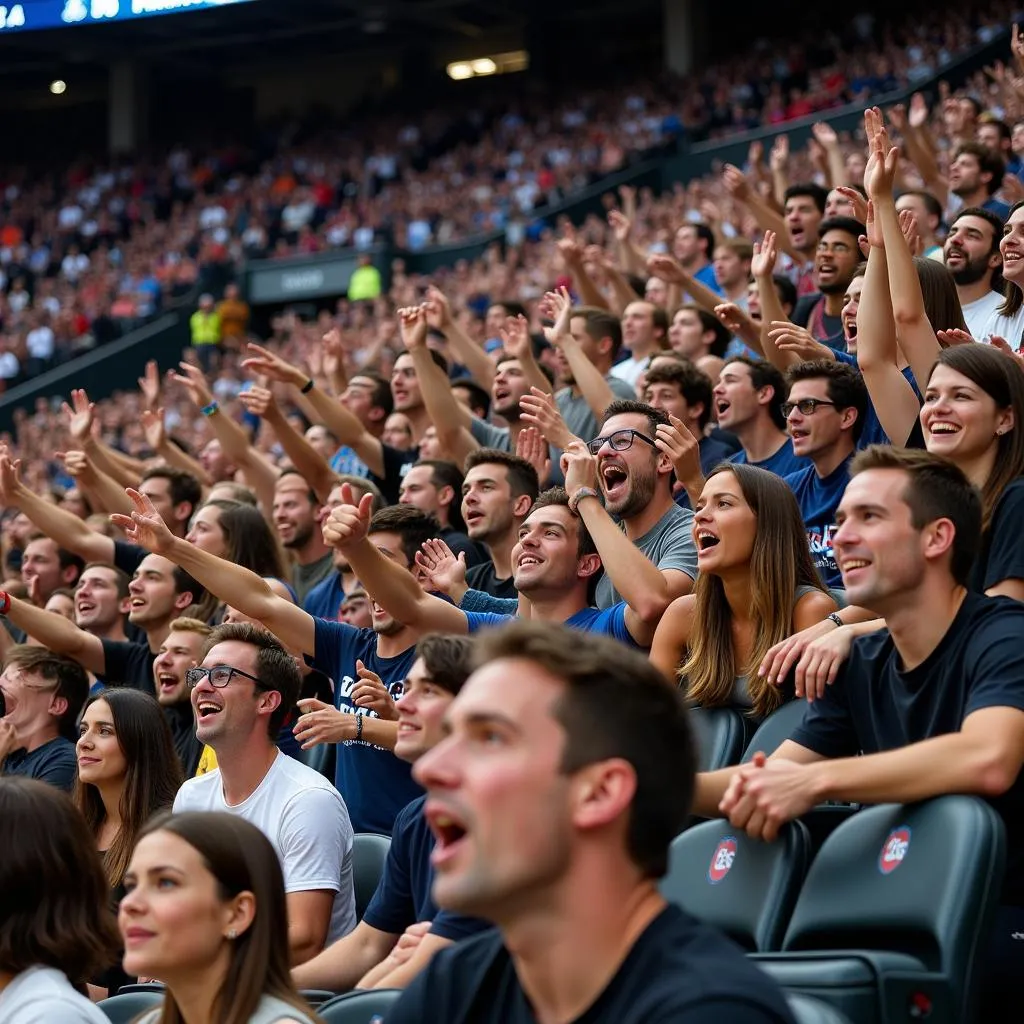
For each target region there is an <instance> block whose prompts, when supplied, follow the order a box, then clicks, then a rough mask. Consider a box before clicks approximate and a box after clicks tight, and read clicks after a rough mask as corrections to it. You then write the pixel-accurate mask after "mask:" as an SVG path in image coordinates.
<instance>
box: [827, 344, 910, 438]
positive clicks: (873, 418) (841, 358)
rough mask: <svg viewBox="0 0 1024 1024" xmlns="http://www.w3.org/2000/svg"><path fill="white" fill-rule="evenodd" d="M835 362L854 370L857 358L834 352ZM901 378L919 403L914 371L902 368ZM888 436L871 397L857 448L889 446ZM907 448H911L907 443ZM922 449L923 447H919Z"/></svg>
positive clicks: (847, 353) (848, 354)
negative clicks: (877, 445) (873, 445)
mask: <svg viewBox="0 0 1024 1024" xmlns="http://www.w3.org/2000/svg"><path fill="white" fill-rule="evenodd" d="M835 357H836V361H837V362H840V363H846V364H847V366H852V367H853V368H854V369H855V370H856V369H857V368H858V367H857V357H856V356H855V355H853V354H852V353H850V352H836V353H835ZM903 376H904V378H905V379H906V381H907V383H908V384H909V385H910V386H911V387H912V388H913V389H914V394H915V395H917V401H918V404H920V402H921V392H920V391H919V390H918V387H917V381H916V380H914V371H913V370H911V368H910V367H909V366H905V367H904V368H903ZM890 443H891V442H890V441H889V438H888V436H887V435H886V433H885V431H884V430H883V429H882V424H881V423H880V422H879V421H878V413H877V412H876V411H875V404H874V402H872V401H871V397H870V396H869V397H868V407H867V409H866V410H865V412H864V426H863V427H861V431H860V438H859V439H858V441H857V447H858V448H867V447H868V445H872V444H890ZM907 447H913V446H912V445H910V444H909V443H908V445H907ZM921 447H923V445H922V446H921Z"/></svg>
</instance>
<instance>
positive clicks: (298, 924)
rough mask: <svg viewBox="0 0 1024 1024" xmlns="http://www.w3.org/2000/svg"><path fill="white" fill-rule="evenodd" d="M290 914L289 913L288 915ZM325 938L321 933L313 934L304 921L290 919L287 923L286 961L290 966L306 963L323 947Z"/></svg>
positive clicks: (324, 934)
mask: <svg viewBox="0 0 1024 1024" xmlns="http://www.w3.org/2000/svg"><path fill="white" fill-rule="evenodd" d="M289 916H290V915H289ZM326 939H327V935H326V930H325V931H324V933H323V934H313V932H312V930H311V929H310V928H309V926H308V925H307V924H306V922H304V921H294V920H290V921H289V923H288V962H289V963H290V964H291V965H292V966H298V965H299V964H304V963H306V961H307V960H310V959H312V958H313V957H314V956H316V955H317V954H318V953H320V952H321V951H322V950H323V948H324V942H325V941H326Z"/></svg>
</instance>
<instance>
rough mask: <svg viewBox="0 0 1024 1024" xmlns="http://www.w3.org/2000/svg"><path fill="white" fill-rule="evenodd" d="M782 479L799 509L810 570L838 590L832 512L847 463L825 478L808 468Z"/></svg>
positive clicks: (846, 475) (845, 477)
mask: <svg viewBox="0 0 1024 1024" xmlns="http://www.w3.org/2000/svg"><path fill="white" fill-rule="evenodd" d="M851 458H852V456H851ZM785 479H786V483H787V484H789V488H790V490H791V491H792V492H793V493H794V494H795V495H796V502H797V504H798V505H799V506H800V516H801V518H802V519H803V521H804V529H805V530H806V531H807V543H808V545H809V546H810V549H811V558H812V559H813V560H814V568H815V569H817V570H818V575H819V576H820V577H821V578H822V580H824V582H825V586H827V587H840V588H841V587H842V585H843V577H842V574H841V573H840V572H839V566H838V565H836V553H835V551H833V550H832V537H833V535H834V533H835V529H836V526H835V523H836V509H837V508H838V507H839V501H840V499H841V498H842V496H843V491H845V490H846V485H847V484H848V483H849V482H850V459H845V460H844V461H843V462H841V463H840V464H839V465H838V466H837V467H836V468H835V469H834V470H832V472H831V473H829V475H828V476H826V477H820V476H818V474H817V472H816V470H815V468H814V465H813V464H812V465H810V466H808V467H807V468H806V469H802V470H801V471H800V472H799V473H792V474H790V475H789V476H787V477H786V478H785Z"/></svg>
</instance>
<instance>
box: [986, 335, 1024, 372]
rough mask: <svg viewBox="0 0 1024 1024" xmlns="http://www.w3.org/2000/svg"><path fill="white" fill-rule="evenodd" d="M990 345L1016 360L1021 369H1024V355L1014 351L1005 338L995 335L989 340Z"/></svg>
mask: <svg viewBox="0 0 1024 1024" xmlns="http://www.w3.org/2000/svg"><path fill="white" fill-rule="evenodd" d="M988 343H989V344H990V345H992V346H994V347H995V348H997V349H999V350H1000V351H1001V352H1005V353H1006V354H1007V355H1008V356H1010V357H1011V358H1013V359H1014V361H1015V362H1016V363H1017V365H1018V366H1019V367H1020V368H1021V369H1024V354H1022V353H1020V352H1018V351H1017V350H1016V349H1014V348H1013V347H1012V346H1011V345H1010V343H1009V342H1008V341H1007V340H1006V339H1005V338H1003V337H1000V336H999V335H998V334H993V335H992V336H991V337H990V338H989V339H988Z"/></svg>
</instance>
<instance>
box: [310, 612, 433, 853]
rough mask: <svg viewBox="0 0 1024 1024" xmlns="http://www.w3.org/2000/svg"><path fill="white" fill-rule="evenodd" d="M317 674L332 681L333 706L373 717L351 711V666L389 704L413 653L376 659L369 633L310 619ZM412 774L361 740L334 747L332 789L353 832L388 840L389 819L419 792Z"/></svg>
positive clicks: (374, 642) (380, 749)
mask: <svg viewBox="0 0 1024 1024" xmlns="http://www.w3.org/2000/svg"><path fill="white" fill-rule="evenodd" d="M314 622H315V623H316V655H315V657H314V661H315V663H316V666H317V668H319V669H320V671H322V672H326V673H327V675H329V676H330V677H331V678H332V679H333V680H334V706H335V707H336V708H338V710H339V711H344V712H346V713H348V714H350V715H352V714H355V715H369V716H371V717H372V718H376V717H378V716H377V713H376V712H375V711H372V710H370V709H369V708H357V707H356V706H355V705H354V704H353V703H352V690H353V689H354V688H355V686H356V678H357V677H356V660H357V659H358V660H360V661H361V662H362V663H363V664H364V665H365V666H366V667H367V668H368V669H369V670H370V671H371V672H376V673H377V675H379V676H380V678H381V679H382V680H383V682H384V685H385V686H387V688H388V691H389V692H390V694H391V696H392V697H393V698H395V699H397V698H398V697H400V696H401V695H402V686H403V684H404V682H405V677H406V676H407V675H408V674H409V669H411V668H412V664H413V662H414V661H415V660H416V648H415V646H413V647H410V648H409V649H408V650H405V651H403V652H402V653H401V654H399V655H397V656H396V657H394V658H382V657H380V655H379V654H378V653H377V634H376V633H374V631H373V630H372V629H356V628H355V626H349V625H348V624H347V623H344V622H328V621H326V620H325V619H315V620H314ZM411 773H412V769H411V767H410V766H409V765H408V764H406V763H405V762H404V761H399V760H398V758H397V757H395V755H394V752H393V751H390V750H387V749H385V748H384V747H378V746H376V745H374V744H373V743H368V742H367V741H366V740H346V741H345V742H344V743H339V744H337V762H336V765H335V770H334V785H335V786H336V787H337V789H338V792H339V793H341V795H342V796H343V797H344V798H345V803H346V805H347V806H348V814H349V817H350V818H351V819H352V829H353V831H355V832H381V833H384V834H385V835H390V833H391V829H392V827H393V826H394V823H395V816H396V815H397V814H398V812H399V811H400V810H401V809H402V808H403V807H404V806H405V805H406V804H407V803H409V801H410V800H415V799H416V797H418V796H421V795H422V793H423V790H422V789H420V787H419V786H418V785H417V784H416V783H415V782H413V779H412V774H411Z"/></svg>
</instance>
